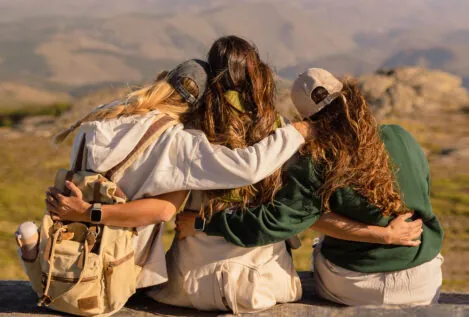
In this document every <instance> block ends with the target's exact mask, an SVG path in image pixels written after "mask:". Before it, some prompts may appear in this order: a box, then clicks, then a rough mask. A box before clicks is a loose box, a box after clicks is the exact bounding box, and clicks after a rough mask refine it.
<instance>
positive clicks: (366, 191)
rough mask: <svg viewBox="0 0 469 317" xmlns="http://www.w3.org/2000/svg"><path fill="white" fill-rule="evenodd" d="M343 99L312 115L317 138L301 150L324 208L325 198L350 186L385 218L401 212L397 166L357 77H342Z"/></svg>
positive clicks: (328, 208) (405, 208) (328, 201)
mask: <svg viewBox="0 0 469 317" xmlns="http://www.w3.org/2000/svg"><path fill="white" fill-rule="evenodd" d="M343 84H344V88H343V89H342V97H339V98H337V99H336V100H334V101H333V102H332V103H331V104H330V105H328V106H326V107H325V108H324V109H322V110H321V111H319V112H318V113H317V114H315V115H313V116H312V117H311V120H312V121H313V122H314V125H315V128H316V138H315V139H314V140H311V141H308V142H307V143H306V144H304V145H303V147H302V148H301V149H300V153H301V154H302V155H308V156H309V155H311V156H312V158H313V161H314V162H318V164H316V165H317V166H318V168H317V173H318V174H319V175H321V176H322V179H323V185H322V186H321V187H320V189H319V194H320V196H321V198H322V207H323V211H324V212H328V211H331V207H330V198H331V197H332V195H333V194H334V192H335V191H336V190H338V189H340V188H345V187H350V188H352V189H354V190H355V191H356V192H357V193H359V194H360V195H361V196H363V197H364V198H366V199H367V201H368V202H369V203H370V204H372V205H374V206H376V207H378V208H380V209H381V210H382V213H383V215H384V216H389V215H391V214H402V213H405V212H406V211H407V210H408V209H407V207H406V206H405V204H404V202H403V200H402V197H401V193H400V190H399V185H398V183H397V179H396V172H397V169H396V167H395V166H394V164H393V162H392V161H391V158H390V156H389V154H388V152H387V151H386V148H385V145H384V143H383V141H382V140H381V137H380V131H379V126H378V124H377V122H376V120H375V119H374V117H373V115H372V114H371V111H370V109H369V107H368V105H367V103H366V101H365V98H364V97H363V95H362V93H361V92H360V90H359V88H358V85H357V83H356V81H354V80H352V79H346V80H344V81H343Z"/></svg>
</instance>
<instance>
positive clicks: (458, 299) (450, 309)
mask: <svg viewBox="0 0 469 317" xmlns="http://www.w3.org/2000/svg"><path fill="white" fill-rule="evenodd" d="M300 277H301V281H302V284H303V290H304V293H303V299H302V300H301V302H300V303H293V304H282V305H277V306H275V307H273V308H272V309H269V310H267V311H263V312H260V313H257V314H249V316H261V317H264V316H265V317H267V316H337V317H348V316H360V317H367V316H370V317H371V316H373V317H380V316H383V317H387V316H404V315H405V316H415V317H417V316H418V317H423V316H435V317H438V316H441V317H447V316H456V317H462V316H469V294H455V293H453V294H442V296H441V298H440V304H438V305H431V306H425V307H418V306H417V307H412V306H361V307H343V306H339V305H335V304H332V303H329V302H326V301H323V300H321V299H319V298H318V297H317V296H316V293H315V291H314V279H313V278H312V277H311V274H310V273H309V272H301V273H300ZM35 303H36V296H35V294H34V293H33V291H32V290H31V288H30V287H29V284H28V282H25V281H0V316H10V317H13V316H44V317H46V316H58V315H60V314H58V313H54V312H52V311H49V310H46V309H42V308H38V307H36V306H35ZM220 314H222V313H220V312H218V313H217V312H199V311H196V310H193V309H183V308H177V307H171V306H167V305H162V304H159V303H156V302H155V301H153V300H151V299H149V298H147V297H145V296H144V295H143V294H141V293H140V294H136V295H135V296H134V297H132V298H131V299H130V301H129V303H128V304H127V305H126V307H125V308H124V309H122V310H121V311H119V312H118V313H117V314H115V315H114V316H116V317H124V316H141V317H144V316H145V317H146V316H155V315H159V316H201V317H205V316H220Z"/></svg>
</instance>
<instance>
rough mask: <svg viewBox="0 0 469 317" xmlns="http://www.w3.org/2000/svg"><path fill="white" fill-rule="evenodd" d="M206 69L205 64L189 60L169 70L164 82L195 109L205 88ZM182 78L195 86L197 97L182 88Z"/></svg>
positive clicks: (197, 60) (196, 60) (200, 61)
mask: <svg viewBox="0 0 469 317" xmlns="http://www.w3.org/2000/svg"><path fill="white" fill-rule="evenodd" d="M208 69H209V68H208V64H207V62H204V61H202V60H199V59H190V60H187V61H185V62H183V63H181V64H179V65H178V66H177V67H176V68H174V69H173V70H171V71H170V72H169V74H168V77H167V79H166V80H167V81H168V83H169V84H170V85H171V86H173V88H174V89H175V90H176V91H177V92H178V93H179V94H180V95H181V96H182V97H183V98H184V100H185V101H186V102H187V103H188V104H190V105H191V106H192V107H195V108H197V107H198V106H199V104H200V100H202V97H203V95H204V92H205V89H206V88H207V80H208ZM184 78H189V79H191V80H192V81H193V82H194V83H195V84H196V85H197V88H198V89H199V95H198V96H197V97H196V96H194V95H192V94H191V93H190V92H189V91H187V89H186V88H185V87H184V82H183V79H184Z"/></svg>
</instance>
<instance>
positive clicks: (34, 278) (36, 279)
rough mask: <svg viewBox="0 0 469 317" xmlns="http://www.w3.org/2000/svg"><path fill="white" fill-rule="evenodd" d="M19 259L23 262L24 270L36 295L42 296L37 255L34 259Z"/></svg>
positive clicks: (40, 273) (39, 264) (39, 265)
mask: <svg viewBox="0 0 469 317" xmlns="http://www.w3.org/2000/svg"><path fill="white" fill-rule="evenodd" d="M21 261H22V262H23V267H24V271H25V273H26V275H27V276H28V278H29V282H30V283H31V287H32V288H33V290H34V291H35V292H36V294H37V296H38V297H40V296H42V291H43V290H42V282H41V281H42V270H41V263H40V262H39V255H38V256H37V257H36V259H35V260H34V261H27V260H25V259H21Z"/></svg>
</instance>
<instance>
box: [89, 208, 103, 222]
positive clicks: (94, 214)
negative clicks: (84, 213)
mask: <svg viewBox="0 0 469 317" xmlns="http://www.w3.org/2000/svg"><path fill="white" fill-rule="evenodd" d="M101 207H102V204H100V203H94V204H93V205H92V206H91V210H90V222H91V223H93V224H100V223H101V218H102V214H103V211H102V209H101Z"/></svg>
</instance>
